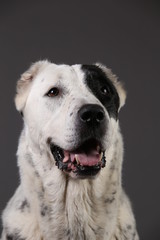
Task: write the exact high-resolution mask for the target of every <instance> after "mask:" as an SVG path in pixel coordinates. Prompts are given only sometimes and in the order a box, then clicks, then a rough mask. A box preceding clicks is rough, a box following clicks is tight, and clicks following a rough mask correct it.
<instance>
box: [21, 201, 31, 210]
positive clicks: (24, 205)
mask: <svg viewBox="0 0 160 240" xmlns="http://www.w3.org/2000/svg"><path fill="white" fill-rule="evenodd" d="M28 208H30V204H29V202H28V201H27V199H24V200H23V201H22V203H21V205H20V207H19V209H20V210H21V211H22V212H23V211H24V210H25V209H28Z"/></svg>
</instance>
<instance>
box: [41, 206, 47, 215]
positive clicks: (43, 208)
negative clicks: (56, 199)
mask: <svg viewBox="0 0 160 240" xmlns="http://www.w3.org/2000/svg"><path fill="white" fill-rule="evenodd" d="M47 214H48V206H46V205H42V206H41V216H42V217H45V216H46V215H47Z"/></svg>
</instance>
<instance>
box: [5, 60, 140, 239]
mask: <svg viewBox="0 0 160 240" xmlns="http://www.w3.org/2000/svg"><path fill="white" fill-rule="evenodd" d="M99 67H101V68H102V69H103V71H104V72H105V73H106V75H107V77H108V78H110V80H111V81H112V83H113V84H114V86H115V87H116V89H117V92H118V94H119V97H120V107H121V106H123V105H124V103H125V96H126V94H125V91H124V90H123V87H122V85H121V84H120V82H118V81H117V79H116V77H115V76H114V75H113V74H112V73H111V71H110V70H109V69H107V68H106V67H104V66H102V65H99ZM83 80H84V73H83V71H82V70H81V66H80V65H73V66H68V65H55V64H52V63H50V62H48V61H40V62H37V63H35V64H34V65H32V66H31V68H30V69H29V70H28V71H27V72H26V73H24V74H23V75H22V77H21V79H20V80H19V81H18V84H17V95H16V98H15V102H16V107H17V110H18V111H22V112H23V114H24V129H23V131H22V134H21V137H20V140H19V147H18V152H17V156H18V166H19V168H20V177H21V183H20V186H19V187H18V189H17V191H16V192H15V194H14V196H13V197H12V199H11V200H10V201H9V203H8V205H7V207H6V209H5V210H4V212H3V227H4V228H3V233H2V238H1V239H2V240H7V239H11V238H7V234H8V235H10V236H12V237H13V238H12V239H13V240H14V239H17V240H18V239H19V240H22V239H23V240H24V239H25V240H51V239H52V240H53V239H55V240H60V239H63V240H67V239H68V240H69V239H70V240H84V239H87V240H104V239H105V240H132V239H133V240H138V239H139V238H138V235H137V232H136V226H135V220H134V216H133V213H132V210H131V206H130V202H129V200H128V198H127V196H126V194H125V193H124V191H123V189H122V186H121V168H122V159H123V141H122V137H121V133H120V130H119V124H118V121H116V120H114V119H113V118H110V117H109V114H108V112H107V111H106V110H105V109H104V107H103V105H102V104H101V103H100V101H99V100H98V99H97V98H96V97H95V96H94V95H93V94H92V93H91V92H90V91H89V90H88V89H87V87H86V85H85V84H84V81H83ZM52 87H59V89H60V91H61V93H60V94H61V95H60V97H58V98H54V99H50V98H47V97H46V96H44V95H45V93H47V92H48V90H49V89H50V88H52ZM87 103H90V104H99V105H100V106H102V107H103V109H104V111H105V115H106V118H107V119H108V129H107V130H106V132H105V137H104V138H103V139H102V142H103V146H104V148H105V149H106V152H105V155H106V159H107V163H106V167H105V168H103V169H102V170H101V171H100V174H99V175H98V176H97V177H96V178H95V179H84V180H81V179H74V178H72V177H70V176H68V175H66V174H65V173H63V172H62V171H61V170H59V169H58V168H57V166H55V161H54V159H53V156H52V154H51V152H50V149H49V147H48V145H47V140H48V138H50V137H51V138H52V140H53V141H54V142H56V144H57V145H59V146H60V147H62V148H63V149H73V147H74V146H75V145H76V144H77V141H78V134H77V127H76V124H75V123H76V114H77V111H78V109H79V108H80V107H81V106H83V105H84V104H87ZM70 113H73V114H72V119H71V118H70ZM71 140H72V141H71ZM16 237H17V238H16Z"/></svg>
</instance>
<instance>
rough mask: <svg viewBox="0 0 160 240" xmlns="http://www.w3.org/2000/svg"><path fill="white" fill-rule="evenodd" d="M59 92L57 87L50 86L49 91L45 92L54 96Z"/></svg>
mask: <svg viewBox="0 0 160 240" xmlns="http://www.w3.org/2000/svg"><path fill="white" fill-rule="evenodd" d="M58 94H59V89H58V88H51V89H50V90H49V92H48V93H47V94H46V95H47V96H48V97H55V96H57V95H58Z"/></svg>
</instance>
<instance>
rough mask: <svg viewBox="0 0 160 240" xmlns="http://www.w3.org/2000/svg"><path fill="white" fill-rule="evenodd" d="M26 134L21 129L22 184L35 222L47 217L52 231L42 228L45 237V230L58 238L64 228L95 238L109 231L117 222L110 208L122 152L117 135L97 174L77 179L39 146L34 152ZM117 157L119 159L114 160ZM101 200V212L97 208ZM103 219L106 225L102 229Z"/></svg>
mask: <svg viewBox="0 0 160 240" xmlns="http://www.w3.org/2000/svg"><path fill="white" fill-rule="evenodd" d="M25 134H26V133H25V132H24V133H22V136H21V139H22V141H21V146H20V147H19V151H18V159H19V166H20V173H21V187H22V190H23V192H24V195H25V197H26V198H27V199H28V201H29V202H30V205H31V208H32V211H34V214H35V215H36V217H37V220H38V224H39V225H40V226H46V224H43V222H44V221H45V222H46V221H47V222H48V224H47V226H48V228H50V229H52V231H47V229H41V230H42V231H43V232H46V239H47V238H48V239H49V238H50V237H51V236H48V235H47V232H48V233H50V234H53V235H54V236H56V237H55V239H61V236H63V235H66V232H65V234H64V231H67V234H72V235H73V234H75V235H74V237H73V239H81V237H82V235H81V234H85V235H86V236H87V234H89V236H92V235H93V236H94V238H95V235H94V234H98V236H99V237H100V236H101V235H102V236H103V235H104V231H105V233H106V234H108V235H110V234H111V232H112V228H113V227H114V226H115V224H116V216H115V214H113V211H114V212H115V208H117V202H118V201H117V200H118V198H119V194H120V191H121V187H119V186H121V175H120V172H121V163H122V155H123V154H122V146H121V145H120V144H119V140H118V138H117V139H116V140H115V141H114V143H113V144H114V145H115V144H116V145H117V146H116V148H115V146H114V147H113V146H111V147H110V149H108V151H107V156H106V160H107V164H106V167H105V168H104V169H102V170H101V172H100V174H99V175H98V176H97V177H96V178H95V179H90V180H89V179H85V180H80V179H79V180H78V179H72V178H70V177H69V176H67V175H66V174H65V173H64V172H62V171H61V170H59V169H58V168H57V166H55V163H54V162H53V160H52V159H51V156H50V155H49V154H48V153H47V152H45V151H44V152H42V151H38V149H37V150H36V152H34V151H35V150H34V151H33V149H32V148H31V147H30V144H29V142H26V139H28V138H26V137H25ZM118 137H120V135H119V136H118ZM34 149H35V148H34ZM113 149H116V151H113ZM117 158H120V159H121V160H118V161H117ZM117 173H118V174H117ZM106 189H107V191H106ZM37 203H38V205H37ZM102 204H103V205H104V208H105V211H104V212H102V208H99V206H102ZM99 214H100V215H101V218H100V219H99V218H98V215H99ZM106 215H107V217H106ZM102 216H103V217H102ZM113 216H114V217H113ZM106 221H108V229H105V226H106ZM89 223H90V224H89ZM85 225H87V226H88V229H87V231H88V233H86V232H84V233H83V229H84V228H83V226H85ZM54 226H56V227H55V228H54ZM57 226H59V227H57ZM91 226H92V227H91ZM40 228H41V227H40ZM85 229H86V228H85ZM77 236H79V238H78V237H77ZM86 239H88V238H87V237H86Z"/></svg>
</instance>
